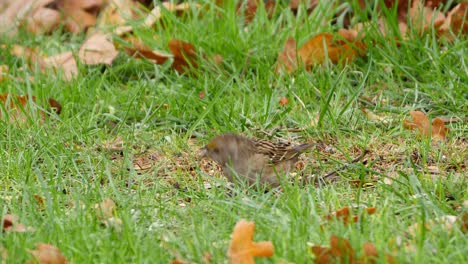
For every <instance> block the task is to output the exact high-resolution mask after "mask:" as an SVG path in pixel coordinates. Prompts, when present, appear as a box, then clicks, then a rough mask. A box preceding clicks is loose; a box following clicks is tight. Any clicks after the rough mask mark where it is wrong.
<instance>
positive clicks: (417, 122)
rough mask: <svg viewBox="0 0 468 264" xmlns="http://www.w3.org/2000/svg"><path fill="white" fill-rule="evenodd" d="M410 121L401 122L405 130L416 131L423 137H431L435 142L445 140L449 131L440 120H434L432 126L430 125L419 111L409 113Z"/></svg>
mask: <svg viewBox="0 0 468 264" xmlns="http://www.w3.org/2000/svg"><path fill="white" fill-rule="evenodd" d="M410 115H411V117H412V118H413V120H412V121H410V120H407V119H405V120H404V121H403V126H404V127H405V128H406V129H410V130H414V129H417V130H418V131H419V134H421V135H422V136H424V137H430V136H432V138H433V139H436V140H445V137H446V135H447V133H448V132H449V129H448V128H447V127H445V124H444V121H443V120H442V119H440V118H435V119H434V120H433V121H432V126H431V125H430V122H429V119H428V118H427V116H426V115H425V114H424V113H423V112H421V111H411V112H410Z"/></svg>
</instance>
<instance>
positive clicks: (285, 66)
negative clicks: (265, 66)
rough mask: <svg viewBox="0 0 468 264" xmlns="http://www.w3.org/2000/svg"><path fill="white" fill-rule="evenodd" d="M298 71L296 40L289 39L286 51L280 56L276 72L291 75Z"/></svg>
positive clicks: (285, 47)
mask: <svg viewBox="0 0 468 264" xmlns="http://www.w3.org/2000/svg"><path fill="white" fill-rule="evenodd" d="M296 69H297V48H296V40H295V39H294V38H288V39H287V40H286V43H285V44H284V49H283V51H281V52H280V53H279V55H278V60H277V62H276V66H275V72H276V73H281V72H286V73H291V72H293V71H295V70H296Z"/></svg>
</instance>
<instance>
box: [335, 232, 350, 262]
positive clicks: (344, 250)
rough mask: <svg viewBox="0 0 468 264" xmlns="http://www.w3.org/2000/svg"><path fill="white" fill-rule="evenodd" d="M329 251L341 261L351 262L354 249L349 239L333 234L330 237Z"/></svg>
mask: <svg viewBox="0 0 468 264" xmlns="http://www.w3.org/2000/svg"><path fill="white" fill-rule="evenodd" d="M330 253H331V254H332V255H333V256H335V257H338V258H339V259H341V263H352V261H353V259H354V249H353V248H352V247H351V244H350V243H349V241H348V240H347V239H345V238H341V237H338V236H335V235H332V236H331V237H330Z"/></svg>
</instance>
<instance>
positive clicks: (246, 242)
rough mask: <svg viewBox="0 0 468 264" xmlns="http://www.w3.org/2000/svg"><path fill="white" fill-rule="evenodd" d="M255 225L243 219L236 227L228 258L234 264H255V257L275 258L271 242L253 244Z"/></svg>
mask: <svg viewBox="0 0 468 264" xmlns="http://www.w3.org/2000/svg"><path fill="white" fill-rule="evenodd" d="M254 231H255V223H254V222H248V221H246V220H244V219H241V220H240V221H239V222H237V224H236V226H235V227H234V231H233V232H232V235H231V244H230V246H229V250H228V257H229V260H230V261H231V263H232V264H254V263H255V260H254V257H271V256H273V251H274V248H273V244H272V243H271V242H270V241H264V242H253V241H252V240H253V236H254Z"/></svg>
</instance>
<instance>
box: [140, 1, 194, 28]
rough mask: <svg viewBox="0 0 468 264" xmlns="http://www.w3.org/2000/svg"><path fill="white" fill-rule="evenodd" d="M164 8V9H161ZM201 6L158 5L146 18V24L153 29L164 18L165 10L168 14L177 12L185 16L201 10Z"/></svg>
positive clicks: (165, 3)
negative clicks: (189, 12) (191, 11)
mask: <svg viewBox="0 0 468 264" xmlns="http://www.w3.org/2000/svg"><path fill="white" fill-rule="evenodd" d="M161 7H162V8H161ZM199 8H200V5H199V4H194V3H181V4H178V5H175V4H172V3H170V2H164V3H162V4H161V5H157V6H156V7H154V8H153V10H151V12H150V14H149V15H148V16H147V17H146V19H145V22H144V24H145V25H146V26H147V27H151V26H153V25H154V23H156V21H158V20H160V19H161V17H162V13H163V9H165V11H167V12H177V14H183V13H185V12H187V11H190V10H192V9H199Z"/></svg>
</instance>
